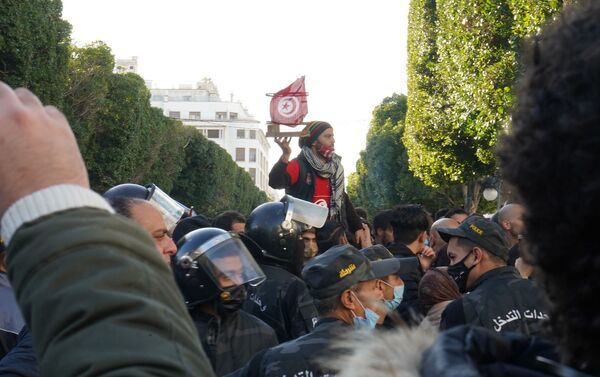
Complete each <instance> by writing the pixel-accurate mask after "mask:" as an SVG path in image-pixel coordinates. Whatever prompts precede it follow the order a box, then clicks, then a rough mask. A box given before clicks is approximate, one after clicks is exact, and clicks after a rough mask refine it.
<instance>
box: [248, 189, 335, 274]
mask: <svg viewBox="0 0 600 377" xmlns="http://www.w3.org/2000/svg"><path fill="white" fill-rule="evenodd" d="M328 214H329V210H328V209H327V207H322V206H318V205H316V204H313V203H310V202H307V201H304V200H300V199H296V198H294V197H292V196H290V195H286V196H284V197H283V199H281V201H280V202H271V203H265V204H261V205H260V206H258V207H256V208H255V209H254V211H252V213H251V214H250V216H249V217H248V220H247V221H246V229H245V235H246V236H248V237H249V238H251V239H252V240H253V241H254V242H255V243H256V244H257V245H258V246H259V247H260V248H261V252H260V255H261V256H260V259H261V260H263V261H272V262H275V263H277V264H282V265H283V266H285V267H286V268H287V269H288V270H289V271H290V272H292V273H294V274H299V272H300V271H299V270H300V269H301V268H302V264H303V262H304V242H303V241H302V239H301V235H302V232H303V231H305V230H306V229H309V228H311V227H316V228H320V227H321V226H323V224H324V223H325V220H327V216H328ZM256 254H257V253H256V252H254V253H253V255H255V256H256Z"/></svg>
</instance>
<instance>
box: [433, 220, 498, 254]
mask: <svg viewBox="0 0 600 377" xmlns="http://www.w3.org/2000/svg"><path fill="white" fill-rule="evenodd" d="M437 231H438V233H439V234H440V237H442V239H443V240H444V241H446V242H450V239H451V238H452V237H459V238H466V239H468V240H470V241H471V242H474V243H475V244H477V245H479V246H480V247H482V248H484V249H486V250H487V251H489V252H490V253H492V254H494V255H496V256H497V257H499V258H501V259H503V260H505V261H506V260H508V250H509V243H508V239H507V237H506V233H505V232H504V230H503V229H502V228H501V227H500V225H498V224H496V223H495V222H492V221H490V220H488V219H486V218H484V217H481V216H479V215H471V216H469V217H468V218H467V219H466V220H465V221H463V222H462V224H460V226H459V227H458V228H438V230H437Z"/></svg>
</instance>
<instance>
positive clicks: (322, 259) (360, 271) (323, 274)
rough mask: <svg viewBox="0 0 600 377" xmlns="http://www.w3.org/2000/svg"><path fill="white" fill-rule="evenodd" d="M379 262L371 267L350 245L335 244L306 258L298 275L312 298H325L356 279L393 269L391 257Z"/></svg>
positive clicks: (367, 277) (347, 286) (369, 278)
mask: <svg viewBox="0 0 600 377" xmlns="http://www.w3.org/2000/svg"><path fill="white" fill-rule="evenodd" d="M381 262H385V263H384V264H380V265H378V266H377V267H376V268H375V269H373V268H372V264H371V262H370V261H369V259H367V257H365V256H364V255H363V254H362V253H360V252H359V251H358V249H356V248H355V247H354V246H352V245H337V246H334V247H332V248H330V249H329V250H327V251H326V252H324V253H323V254H321V255H319V256H317V257H316V258H314V259H312V260H311V261H309V262H308V263H307V264H306V265H305V266H304V268H303V269H302V279H304V282H305V283H306V285H307V286H308V289H309V291H310V294H311V295H312V296H313V297H314V298H316V299H324V298H329V297H333V296H335V295H339V294H340V293H342V292H343V291H345V290H346V289H348V288H350V287H351V286H353V285H355V284H358V283H360V282H363V281H367V280H372V279H378V278H382V277H384V276H387V275H389V274H392V273H394V271H393V269H394V265H395V264H394V263H393V261H381ZM390 262H391V263H390Z"/></svg>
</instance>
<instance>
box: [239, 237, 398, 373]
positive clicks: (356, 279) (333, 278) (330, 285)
mask: <svg viewBox="0 0 600 377" xmlns="http://www.w3.org/2000/svg"><path fill="white" fill-rule="evenodd" d="M394 262H395V261H391V262H390V261H377V262H373V263H371V262H370V261H369V260H368V259H367V258H366V257H365V256H364V255H362V254H361V253H360V252H359V251H358V250H356V248H354V247H353V246H351V245H339V246H334V247H332V248H331V249H329V250H327V251H326V252H325V253H323V254H321V255H319V256H317V257H316V258H314V259H312V260H311V261H309V262H308V263H307V264H306V266H305V267H304V269H303V270H302V278H303V279H304V280H305V281H306V283H307V285H308V286H309V287H310V293H311V295H312V296H314V297H315V298H316V299H329V298H334V297H339V295H341V294H342V292H344V291H345V290H346V289H350V288H351V287H352V286H353V285H355V284H358V283H360V282H364V281H368V280H373V279H377V278H381V277H384V276H387V275H389V274H391V273H393V271H394V270H395V269H398V264H397V263H394ZM353 331H354V326H352V325H350V324H347V323H345V322H344V321H342V320H340V319H338V318H333V317H326V318H320V319H319V321H318V322H317V324H316V327H315V329H314V330H313V331H312V332H311V333H310V334H306V335H304V336H302V337H300V338H298V339H294V340H290V341H289V342H286V343H283V344H280V345H279V346H277V347H274V348H271V349H270V350H268V351H265V352H264V353H261V354H258V355H256V356H255V357H254V358H253V359H252V361H251V362H250V363H249V364H248V365H246V366H245V367H244V368H243V369H241V370H239V371H237V372H235V373H234V374H232V376H233V375H235V376H244V377H245V376H260V377H284V376H285V377H292V376H295V377H319V376H333V375H335V374H336V370H334V369H333V368H334V367H332V366H331V365H328V362H326V360H325V359H327V360H330V361H331V360H335V359H336V358H337V357H338V356H340V355H342V354H344V353H346V352H348V349H345V348H341V347H337V346H336V347H334V346H333V345H334V344H335V340H336V339H339V338H340V336H341V335H342V334H344V335H345V336H348V334H351V333H352V332H353Z"/></svg>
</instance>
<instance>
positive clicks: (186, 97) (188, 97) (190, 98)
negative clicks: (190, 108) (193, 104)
mask: <svg viewBox="0 0 600 377" xmlns="http://www.w3.org/2000/svg"><path fill="white" fill-rule="evenodd" d="M183 100H184V101H186V102H190V101H191V100H192V96H183Z"/></svg>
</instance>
